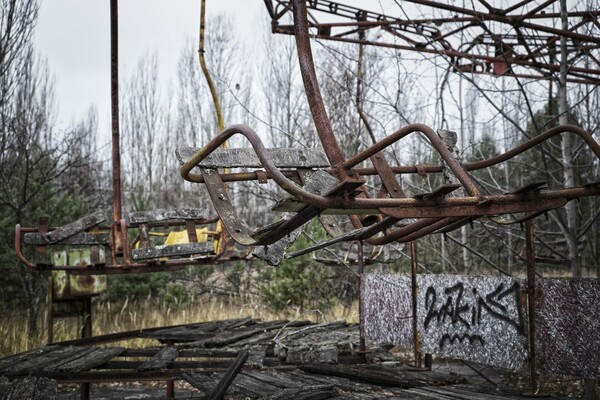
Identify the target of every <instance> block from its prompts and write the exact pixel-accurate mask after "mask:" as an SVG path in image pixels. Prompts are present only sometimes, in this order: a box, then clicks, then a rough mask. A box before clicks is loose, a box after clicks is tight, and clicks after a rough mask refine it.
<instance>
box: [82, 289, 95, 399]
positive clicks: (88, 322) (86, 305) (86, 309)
mask: <svg viewBox="0 0 600 400" xmlns="http://www.w3.org/2000/svg"><path fill="white" fill-rule="evenodd" d="M82 302H83V322H82V325H83V327H82V329H81V338H82V339H86V338H90V337H92V298H91V297H86V298H84V299H83V300H82ZM80 393H81V400H89V398H90V383H89V382H83V383H82V384H81V385H80Z"/></svg>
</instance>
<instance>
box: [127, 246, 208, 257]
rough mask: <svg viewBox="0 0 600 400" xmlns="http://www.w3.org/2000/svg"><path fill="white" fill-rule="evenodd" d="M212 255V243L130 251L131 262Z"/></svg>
mask: <svg viewBox="0 0 600 400" xmlns="http://www.w3.org/2000/svg"><path fill="white" fill-rule="evenodd" d="M214 253H215V248H214V245H213V243H212V242H196V243H183V244H176V245H173V246H156V247H150V248H145V249H133V250H131V258H132V259H133V260H150V259H157V258H162V257H183V256H191V255H197V254H203V255H210V254H214Z"/></svg>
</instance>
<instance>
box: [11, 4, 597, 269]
mask: <svg viewBox="0 0 600 400" xmlns="http://www.w3.org/2000/svg"><path fill="white" fill-rule="evenodd" d="M411 1H412V2H414V3H418V4H420V3H424V2H422V1H420V0H411ZM426 3H427V4H428V5H431V4H434V3H435V2H426ZM528 3H530V1H523V2H520V3H519V5H526V4H528ZM265 5H266V7H267V10H268V11H269V14H270V16H271V18H272V28H273V32H275V33H284V34H293V35H294V36H295V38H296V45H297V51H298V56H299V60H300V69H301V73H302V78H303V81H304V86H305V92H306V95H307V99H308V103H309V105H310V108H311V113H312V117H313V120H314V123H315V126H316V129H317V133H318V135H319V139H320V141H321V143H322V145H323V149H324V152H321V151H318V150H316V149H310V150H303V149H266V148H265V146H264V144H263V143H262V141H261V140H260V138H259V137H258V135H257V134H256V133H255V132H254V131H253V130H252V129H251V128H250V127H247V126H244V125H233V126H230V127H229V128H226V129H225V130H223V131H222V132H221V133H220V134H218V135H217V136H216V137H215V138H214V139H213V140H211V141H210V142H209V143H208V144H207V145H206V146H204V147H203V148H202V149H189V148H183V149H178V152H177V153H178V157H179V159H180V161H181V162H182V164H183V165H182V167H181V170H180V172H181V175H182V176H183V178H184V179H186V180H188V181H191V182H197V183H204V184H205V186H206V189H207V191H208V193H209V195H210V198H211V201H212V203H213V205H214V207H215V209H216V211H217V214H218V217H215V218H210V217H207V216H206V213H205V211H203V210H198V209H180V210H175V209H173V210H153V211H146V212H140V213H129V214H127V215H125V217H124V218H123V217H121V215H120V207H121V206H120V186H119V185H120V183H117V184H115V181H116V182H120V178H119V179H113V192H115V193H114V200H113V202H114V204H113V212H114V215H113V219H112V221H109V222H106V221H107V220H106V218H105V215H104V214H103V213H102V212H96V213H93V214H91V215H88V216H86V217H83V218H81V219H80V220H77V221H75V222H73V223H71V224H68V225H65V226H62V227H58V228H52V227H49V226H48V223H47V221H41V223H40V225H39V226H38V227H34V228H22V227H20V226H18V225H17V227H16V234H15V250H16V253H17V257H18V258H19V260H20V261H22V262H23V263H24V264H25V265H26V266H27V267H29V268H33V269H37V270H67V271H70V272H72V273H75V274H94V273H126V272H153V271H160V270H170V269H178V268H182V267H185V266H187V265H199V264H214V263H218V262H226V261H230V260H234V259H241V258H246V257H248V256H249V251H247V252H244V251H242V252H238V254H235V252H234V248H233V246H232V245H231V243H227V239H226V237H225V236H226V235H225V232H224V231H223V230H222V227H224V228H225V229H226V231H227V236H230V237H231V238H232V239H233V240H234V241H235V242H237V243H238V244H240V245H242V246H246V247H255V248H254V254H255V255H256V256H258V257H261V258H265V259H267V261H268V262H269V263H271V264H277V263H279V262H281V260H282V259H283V256H284V254H283V253H284V251H285V248H286V247H287V246H288V245H289V244H290V243H291V242H292V241H293V239H294V238H295V234H296V233H297V232H298V228H300V227H302V226H303V225H304V224H305V223H307V222H308V221H310V220H311V219H313V218H315V217H318V218H319V219H320V222H321V223H322V225H323V227H324V228H325V230H326V231H327V233H328V234H329V235H330V236H331V238H330V239H327V240H324V241H322V242H319V243H316V244H315V245H312V246H309V247H307V248H305V249H300V250H297V251H295V252H293V253H288V254H286V255H285V257H288V258H291V257H294V256H298V255H301V254H305V253H308V252H312V251H315V250H318V249H322V248H326V247H329V246H332V245H334V244H337V243H343V242H353V241H358V242H361V243H365V244H368V245H371V246H383V245H386V244H390V243H404V242H409V241H412V240H415V239H418V238H420V237H423V236H425V235H428V234H432V233H444V232H449V231H451V230H454V229H457V228H459V227H461V226H463V225H465V224H468V223H470V222H472V221H474V220H476V219H478V218H482V217H492V216H497V215H503V214H525V215H524V216H521V217H519V218H516V219H514V220H513V222H521V221H524V220H526V219H528V218H533V217H535V216H537V215H540V214H543V213H545V212H547V211H549V210H552V209H556V208H560V207H563V206H564V205H565V204H566V203H567V202H568V201H571V200H573V199H577V198H579V197H584V196H597V195H599V194H600V185H599V184H598V183H590V184H586V185H583V186H579V187H568V188H562V189H556V188H552V189H549V188H546V187H545V184H544V183H540V182H532V183H531V184H529V185H526V186H524V187H521V188H518V189H514V190H509V191H508V192H507V193H504V194H488V193H485V192H483V191H482V190H481V189H480V188H479V186H478V185H477V183H476V181H475V179H474V178H473V176H472V175H471V172H472V171H475V170H479V169H483V168H488V167H491V166H494V165H498V164H500V163H503V162H506V161H508V160H510V159H511V158H513V157H515V156H517V155H519V154H521V153H523V152H525V151H527V150H530V149H531V148H533V147H534V146H539V145H542V143H543V142H545V141H547V140H549V139H550V138H551V137H553V136H555V135H558V134H575V135H577V136H579V137H580V138H581V139H582V140H583V141H584V142H585V144H586V145H587V146H588V147H590V148H591V150H592V152H593V153H594V154H595V155H596V157H598V158H600V146H599V145H598V144H597V143H596V141H595V140H594V139H593V138H592V137H591V136H590V135H589V133H587V132H586V131H584V130H583V129H581V128H579V127H575V126H567V125H564V126H558V127H555V128H552V129H550V130H548V131H546V132H544V133H542V134H539V135H537V136H535V137H533V138H532V139H531V140H529V141H527V142H525V143H523V144H521V145H519V146H517V147H515V148H514V149H512V150H510V151H508V152H506V153H504V154H502V155H499V156H496V157H493V158H490V159H487V160H482V161H478V162H474V163H467V164H462V163H460V162H459V161H458V160H457V159H456V158H455V157H454V156H453V154H452V152H451V151H450V150H449V148H448V144H447V143H446V142H445V141H444V138H442V137H440V135H438V133H436V132H435V131H434V130H433V129H431V128H430V127H428V126H425V125H422V124H411V125H407V126H405V127H403V128H401V129H399V130H398V131H396V132H394V133H392V134H390V135H388V136H387V137H385V138H384V139H382V140H380V141H378V142H376V143H374V144H373V145H372V146H370V147H368V148H367V149H365V150H363V151H361V152H360V153H358V154H356V155H354V156H352V157H350V158H345V157H344V156H343V154H342V152H341V149H340V147H339V144H338V142H337V140H336V138H335V135H334V133H333V130H332V128H331V125H330V123H329V120H328V118H327V115H326V113H325V108H324V105H323V101H322V99H321V95H320V90H319V86H318V83H317V78H316V74H315V68H314V64H313V60H312V52H311V48H310V37H311V36H312V37H317V38H320V39H326V40H337V41H347V42H353V43H357V44H360V45H376V46H382V47H392V48H399V49H405V50H415V51H424V52H430V53H432V52H434V53H438V54H441V55H444V56H447V57H449V59H450V61H451V65H452V66H453V68H454V69H455V70H456V71H465V70H469V71H470V72H475V73H477V72H480V73H496V74H497V72H498V71H504V73H506V71H507V69H506V68H496V67H495V66H496V65H497V64H498V63H500V64H502V63H504V64H506V65H508V66H509V67H508V71H509V72H510V73H511V74H512V75H516V74H515V72H514V71H512V70H511V66H513V65H517V66H522V67H527V68H528V71H533V73H532V75H527V76H526V77H536V78H539V79H551V77H549V76H550V73H554V72H556V71H557V67H556V65H554V64H544V63H543V62H541V61H540V59H538V58H536V57H538V56H539V55H540V54H543V55H547V54H549V53H548V52H549V51H550V50H548V49H549V48H551V47H552V46H554V44H555V42H556V40H555V39H551V40H547V41H546V44H545V45H544V46H546V47H543V46H542V45H539V46H538V47H535V48H528V50H527V53H526V54H517V50H518V45H519V43H520V42H519V41H517V42H515V43H512V42H511V41H510V40H511V38H509V37H502V38H499V37H497V36H494V43H495V44H496V45H498V41H499V42H500V44H502V46H501V47H503V48H507V47H508V48H510V49H511V54H510V55H509V54H508V53H507V54H504V53H503V54H497V53H495V54H493V56H490V55H486V54H480V53H476V52H475V51H476V50H477V49H480V47H481V46H480V45H481V44H482V43H483V44H485V41H483V42H481V41H479V42H477V46H476V45H474V44H473V45H469V46H466V47H467V49H468V50H466V51H462V50H461V51H458V50H455V49H452V48H451V46H450V45H449V44H448V42H447V41H446V39H447V38H448V37H449V36H450V34H441V33H439V31H435V29H437V28H433V27H434V26H435V27H438V26H440V25H442V24H443V23H444V20H440V21H437V20H431V21H401V20H398V19H395V18H389V17H386V16H384V15H381V14H377V13H372V12H370V11H365V10H360V9H356V8H352V7H349V6H345V5H342V4H340V3H334V2H330V1H323V0H311V1H308V2H305V1H300V0H294V1H293V2H290V1H283V0H265ZM307 7H308V8H310V9H311V10H314V11H315V12H317V11H318V12H325V13H330V14H335V15H337V16H338V17H342V18H347V19H350V20H351V22H349V23H337V24H333V23H329V24H327V23H325V24H322V23H319V22H318V21H316V19H315V17H314V15H313V14H312V13H311V22H310V23H309V22H308V16H307ZM444 7H451V8H452V9H451V11H453V12H456V13H457V14H458V13H463V14H466V17H464V18H462V20H463V21H465V27H473V26H478V24H476V23H475V22H477V21H478V20H479V19H481V18H483V19H486V18H487V19H489V20H493V21H500V22H503V21H504V22H508V23H511V24H516V23H521V24H523V26H525V24H526V23H527V24H529V25H527V27H528V28H531V29H539V30H541V31H543V29H545V28H544V27H543V26H541V25H535V24H534V23H533V22H531V21H534V22H535V15H534V14H535V13H529V14H528V15H527V18H525V17H523V18H521V19H518V18H514V17H511V16H510V15H509V14H510V13H509V10H496V9H493V10H490V11H489V13H487V14H485V13H476V15H475V14H473V12H471V11H469V10H466V9H462V8H457V7H453V6H444ZM288 13H292V14H293V20H294V25H293V26H287V25H282V24H280V22H279V21H280V19H281V18H282V17H283V16H284V15H286V14H288ZM588 14H589V13H588ZM545 15H546V16H547V15H550V14H545ZM586 15H587V14H586ZM597 16H598V14H594V15H592V14H590V15H587V17H583V16H582V23H581V24H578V25H576V26H575V27H573V28H572V29H571V30H568V31H563V30H561V31H557V32H553V31H550V32H548V33H550V34H554V35H556V36H557V35H558V34H562V35H566V36H568V37H569V38H570V39H572V40H573V41H575V40H578V41H579V43H580V44H582V46H583V47H582V50H585V51H589V50H592V49H597V48H598V45H599V44H600V39H598V38H594V37H591V38H589V37H588V38H584V37H582V36H583V35H581V34H579V33H577V32H576V31H575V29H576V28H577V27H579V26H581V25H582V24H584V23H591V22H590V21H592V22H593V20H594V17H597ZM590 17H591V19H590ZM529 19H531V21H530V20H529ZM514 21H517V22H514ZM519 21H520V22H519ZM115 22H116V12H115V16H114V17H113V15H112V13H111V26H114V27H115V28H114V29H116V25H117V24H116V23H115ZM394 24H397V25H394ZM427 24H429V25H427ZM377 27H378V28H381V29H383V30H384V31H386V32H388V33H391V34H392V36H393V37H394V40H395V42H394V43H385V42H381V41H380V42H376V41H368V40H366V39H365V37H364V31H365V30H368V29H372V28H377ZM338 28H342V29H345V31H344V32H342V33H339V34H334V30H335V29H338ZM465 29H466V28H465ZM309 30H310V32H309ZM459 31H460V30H455V31H453V32H452V34H456V33H457V32H459ZM546 31H547V29H546ZM356 33H358V38H359V39H356ZM353 35H354V36H353ZM411 35H413V36H414V35H417V36H420V37H421V38H422V39H423V40H422V41H418V40H412V39H410V36H411ZM521 39H523V38H521ZM524 39H527V37H525V38H524ZM584 39H586V40H584ZM402 40H404V41H405V43H403V44H402V43H401V44H400V45H399V44H398V43H397V41H402ZM111 43H113V48H114V49H116V43H117V40H116V35H115V36H114V37H113V35H112V30H111ZM486 46H487V47H486ZM486 46H484V47H485V48H486V49H488V50H489V48H493V46H490V45H489V44H488V45H486ZM525 47H526V46H525ZM461 48H462V46H461ZM469 51H471V52H470V53H469ZM585 51H583V52H582V53H581V54H585ZM577 54H580V53H577ZM465 60H467V61H468V62H471V63H472V64H465ZM116 64H117V63H116V58H113V62H112V66H113V69H115V68H116V67H115V66H116ZM469 65H470V66H469ZM505 67H506V66H505ZM568 74H569V75H568V79H567V80H570V81H574V82H580V83H589V82H594V83H598V82H599V81H600V75H599V74H600V72H599V69H585V68H580V67H575V66H573V67H571V68H570V69H569V72H568ZM517 76H519V75H517ZM523 76H525V75H523ZM113 81H115V82H118V80H117V79H113ZM112 85H114V87H112V88H111V89H112V92H113V102H114V101H115V98H116V94H115V93H118V90H117V89H118V87H117V83H112ZM113 108H115V109H117V110H118V106H116V107H113ZM114 119H115V117H114V116H113V120H114ZM116 132H117V133H116V136H115V128H114V125H113V178H114V174H115V171H117V173H118V174H119V176H120V165H119V161H118V160H119V158H118V157H117V158H115V154H114V152H115V149H117V152H118V143H119V140H118V128H117V129H116ZM412 134H421V135H424V136H425V137H426V138H427V140H428V141H429V142H430V143H431V146H432V147H433V148H434V149H435V151H436V152H437V153H438V154H439V156H440V158H441V160H443V165H391V164H390V162H389V161H388V160H387V159H386V154H385V153H386V150H387V149H389V148H390V146H392V145H394V144H395V143H396V142H397V141H399V140H400V139H402V138H405V137H407V136H409V135H412ZM233 135H241V136H243V137H245V139H246V140H247V141H248V142H249V144H250V147H249V148H242V149H222V148H220V146H221V145H222V144H223V143H224V142H225V141H226V140H227V139H228V138H230V137H231V136H233ZM365 163H369V165H366V166H365V165H364V164H365ZM229 168H246V169H248V168H249V169H254V170H253V171H249V172H228V169H229ZM223 169H225V172H224V171H223ZM448 169H449V170H450V171H451V174H453V175H454V177H455V178H456V180H455V181H456V182H457V183H456V182H452V183H448V184H445V185H442V186H440V187H439V188H437V189H436V190H433V191H431V192H428V193H420V194H417V195H412V196H409V195H407V194H406V193H405V192H404V190H403V188H402V187H401V185H400V183H399V182H398V180H397V176H398V175H402V174H419V175H420V176H427V175H428V174H441V173H445V172H447V170H448ZM373 178H377V179H376V180H374V179H373ZM366 179H368V180H370V181H369V183H370V182H371V181H376V182H379V183H378V184H377V185H378V187H376V188H375V190H369V189H368V188H367V185H366V184H365V180H366ZM251 180H254V181H258V182H259V183H267V182H268V181H269V180H272V181H274V182H275V183H276V184H277V185H278V186H279V187H280V188H282V189H283V190H284V191H285V192H287V193H288V194H289V198H287V199H284V200H282V201H281V202H280V203H278V204H277V205H276V206H275V207H274V210H276V211H283V212H285V214H284V217H283V218H281V219H279V220H277V221H275V222H274V223H272V224H270V225H267V226H265V227H262V228H260V229H257V230H252V229H250V228H249V227H248V226H247V225H246V224H245V223H244V221H243V220H242V219H241V218H239V216H238V214H237V211H236V208H235V206H234V204H233V203H232V201H231V198H230V194H229V191H228V188H227V185H228V184H229V183H231V184H232V183H234V182H237V181H251ZM115 185H116V186H115ZM459 189H461V190H459ZM117 191H118V194H117ZM117 203H118V204H117ZM117 209H118V210H119V211H118V212H117V211H116V210H117ZM330 214H334V215H335V214H337V215H342V216H347V217H348V219H349V221H350V222H351V224H352V226H353V228H352V229H351V230H348V229H345V228H342V224H340V223H339V221H338V220H337V219H334V218H333V217H332V216H331V215H330ZM290 215H291V216H290ZM169 232H175V233H174V235H183V236H184V238H183V239H179V240H172V241H170V240H169V239H168V235H169ZM182 232H185V233H182ZM157 235H158V236H157ZM162 237H167V241H166V242H164V243H163V242H162ZM352 247H353V246H350V248H352ZM63 248H66V249H80V248H85V249H87V250H88V251H89V257H87V258H85V259H84V260H82V259H81V258H77V259H78V263H77V264H78V265H73V264H74V263H69V262H68V261H67V262H66V265H64V264H60V265H57V264H56V263H53V262H51V261H50V259H51V258H52V251H49V249H63ZM376 248H377V247H376ZM261 252H262V254H260V253H261ZM48 253H50V255H49V254H48ZM374 253H377V251H375V252H374Z"/></svg>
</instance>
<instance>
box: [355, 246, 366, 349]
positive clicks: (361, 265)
mask: <svg viewBox="0 0 600 400" xmlns="http://www.w3.org/2000/svg"><path fill="white" fill-rule="evenodd" d="M357 258H358V292H359V294H358V322H359V345H358V346H359V348H358V349H359V351H360V352H361V354H365V353H366V351H367V345H366V340H365V337H366V335H365V310H364V303H363V295H362V294H363V293H364V290H365V261H364V247H363V242H362V240H361V241H359V242H358V255H357Z"/></svg>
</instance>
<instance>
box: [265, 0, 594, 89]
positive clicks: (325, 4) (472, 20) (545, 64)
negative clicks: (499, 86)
mask: <svg viewBox="0 0 600 400" xmlns="http://www.w3.org/2000/svg"><path fill="white" fill-rule="evenodd" d="M409 2H412V3H414V4H416V5H417V6H418V7H422V8H427V9H429V10H432V11H440V10H441V11H445V12H447V13H450V12H451V13H453V15H452V16H451V17H445V16H443V17H432V18H416V19H411V18H410V17H408V16H407V15H406V14H402V16H401V17H400V18H397V17H393V16H389V15H384V14H381V13H376V12H372V11H368V10H365V9H360V8H356V7H351V6H348V5H344V4H341V3H336V2H333V1H328V0H318V1H308V8H310V9H311V10H314V11H317V12H319V13H321V14H325V15H334V16H335V17H336V18H337V20H336V21H335V22H329V21H327V22H321V21H320V20H318V19H317V17H318V16H317V14H316V13H312V14H311V17H312V20H311V22H310V26H311V27H312V28H314V31H313V32H312V37H314V38H318V39H322V40H331V41H340V42H348V43H357V44H366V45H372V46H379V47H387V48H394V49H398V50H406V51H416V52H421V53H428V54H437V55H443V56H445V57H448V58H449V61H450V63H451V64H452V65H453V66H454V67H455V68H456V70H460V71H463V72H474V73H487V74H494V75H500V76H502V75H507V76H519V77H526V78H533V79H557V77H555V76H554V74H555V73H558V72H559V70H560V66H559V65H558V64H556V63H554V62H553V61H552V60H550V61H546V60H540V59H539V56H540V54H541V53H549V52H551V51H552V49H553V44H554V42H556V41H557V40H558V38H560V36H564V37H566V38H568V39H569V40H570V42H571V43H572V46H571V48H572V49H573V52H574V54H575V56H574V60H572V61H573V62H571V63H570V68H569V78H568V80H569V81H572V82H577V83H585V84H598V83H600V69H599V68H593V67H588V66H586V65H575V64H574V61H575V59H579V58H582V57H586V56H587V55H588V54H589V51H591V50H600V35H598V34H594V32H590V33H581V32H579V31H578V30H579V29H580V28H581V27H584V26H585V25H592V27H594V26H597V22H596V20H597V19H598V18H599V17H600V11H599V10H589V11H571V12H568V13H567V17H568V18H571V19H576V20H578V21H579V22H578V23H576V24H574V25H572V26H570V27H569V29H567V30H564V29H557V28H554V27H553V26H551V25H550V24H548V23H540V22H537V20H544V21H550V22H553V21H557V20H558V19H559V18H560V13H556V12H546V8H547V7H548V6H549V5H551V4H552V3H555V1H553V0H549V1H546V2H544V3H542V4H536V2H535V1H534V0H528V1H524V2H521V3H519V4H517V5H514V6H512V7H509V8H507V9H505V10H502V9H497V8H493V7H492V8H488V9H487V10H486V11H484V12H482V11H478V10H473V9H469V8H465V7H458V6H454V5H451V4H445V3H443V2H439V1H428V0H409ZM265 3H268V4H269V5H268V7H267V8H268V9H269V14H270V15H271V20H272V27H273V32H274V33H282V34H294V28H293V27H292V26H291V25H289V24H281V23H280V20H281V19H282V18H283V17H284V16H285V15H286V13H289V12H291V8H292V7H290V5H291V0H270V1H267V0H265ZM532 4H533V5H534V6H535V7H534V8H533V9H531V10H527V7H529V6H530V5H532ZM278 10H280V11H278ZM340 18H342V19H343V20H344V21H343V22H340V21H339V19H340ZM319 19H320V18H319ZM486 22H495V23H501V24H504V26H506V27H507V28H506V31H510V30H514V31H516V32H517V35H511V34H508V35H507V34H505V33H504V32H500V33H497V34H496V33H493V32H491V31H490V30H489V28H488V27H487V25H486ZM444 24H451V25H452V27H455V26H457V25H458V27H456V28H455V29H452V30H449V31H443V26H444ZM376 28H378V29H381V30H383V31H385V32H387V33H389V34H390V35H391V36H392V38H393V39H395V40H392V39H389V40H386V38H385V36H381V37H379V38H377V39H374V40H364V39H362V38H360V37H358V36H357V35H356V34H357V33H359V32H360V31H361V30H365V29H368V30H370V29H376ZM522 29H525V30H527V31H528V32H531V31H532V32H533V33H530V34H529V33H525V34H524V33H522V32H520V30H522ZM465 30H469V31H473V32H472V34H471V35H463V34H462V32H463V31H465ZM334 31H335V32H334ZM459 35H460V36H459ZM481 35H488V37H490V38H492V39H493V40H492V41H491V42H485V41H483V40H481ZM513 36H514V37H517V36H518V41H512V45H511V44H510V43H507V40H509V41H510V40H511V39H510V38H511V37H513ZM542 36H545V37H546V38H547V43H544V44H540V45H539V46H538V47H537V48H536V49H534V51H532V50H531V49H529V46H528V43H530V42H531V43H539V40H540V37H542ZM464 37H469V39H466V40H469V41H465V39H464ZM398 41H400V43H398ZM450 42H452V43H453V44H454V45H452V44H451V43H450ZM466 45H468V47H467V46H466ZM465 47H467V49H466V50H462V49H465ZM499 48H504V49H506V50H510V52H511V53H510V54H509V55H508V56H507V55H505V54H502V53H500V54H499V53H498V49H499ZM517 48H520V49H522V50H523V52H519V51H518V50H517ZM585 48H587V49H588V51H587V52H586V51H584V50H582V49H585ZM589 58H590V59H591V61H592V63H593V64H594V63H596V64H597V63H598V62H597V60H596V59H595V58H594V57H593V56H592V57H589ZM461 60H467V61H469V62H471V63H474V64H472V65H470V64H461V63H460V61H461ZM495 64H497V65H501V64H506V65H507V66H509V68H508V69H507V70H506V71H500V70H495V69H494V68H493V65H495ZM512 65H514V66H521V67H525V68H527V69H530V70H535V71H536V73H522V72H518V71H515V70H513V69H512V68H510V66H512Z"/></svg>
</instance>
